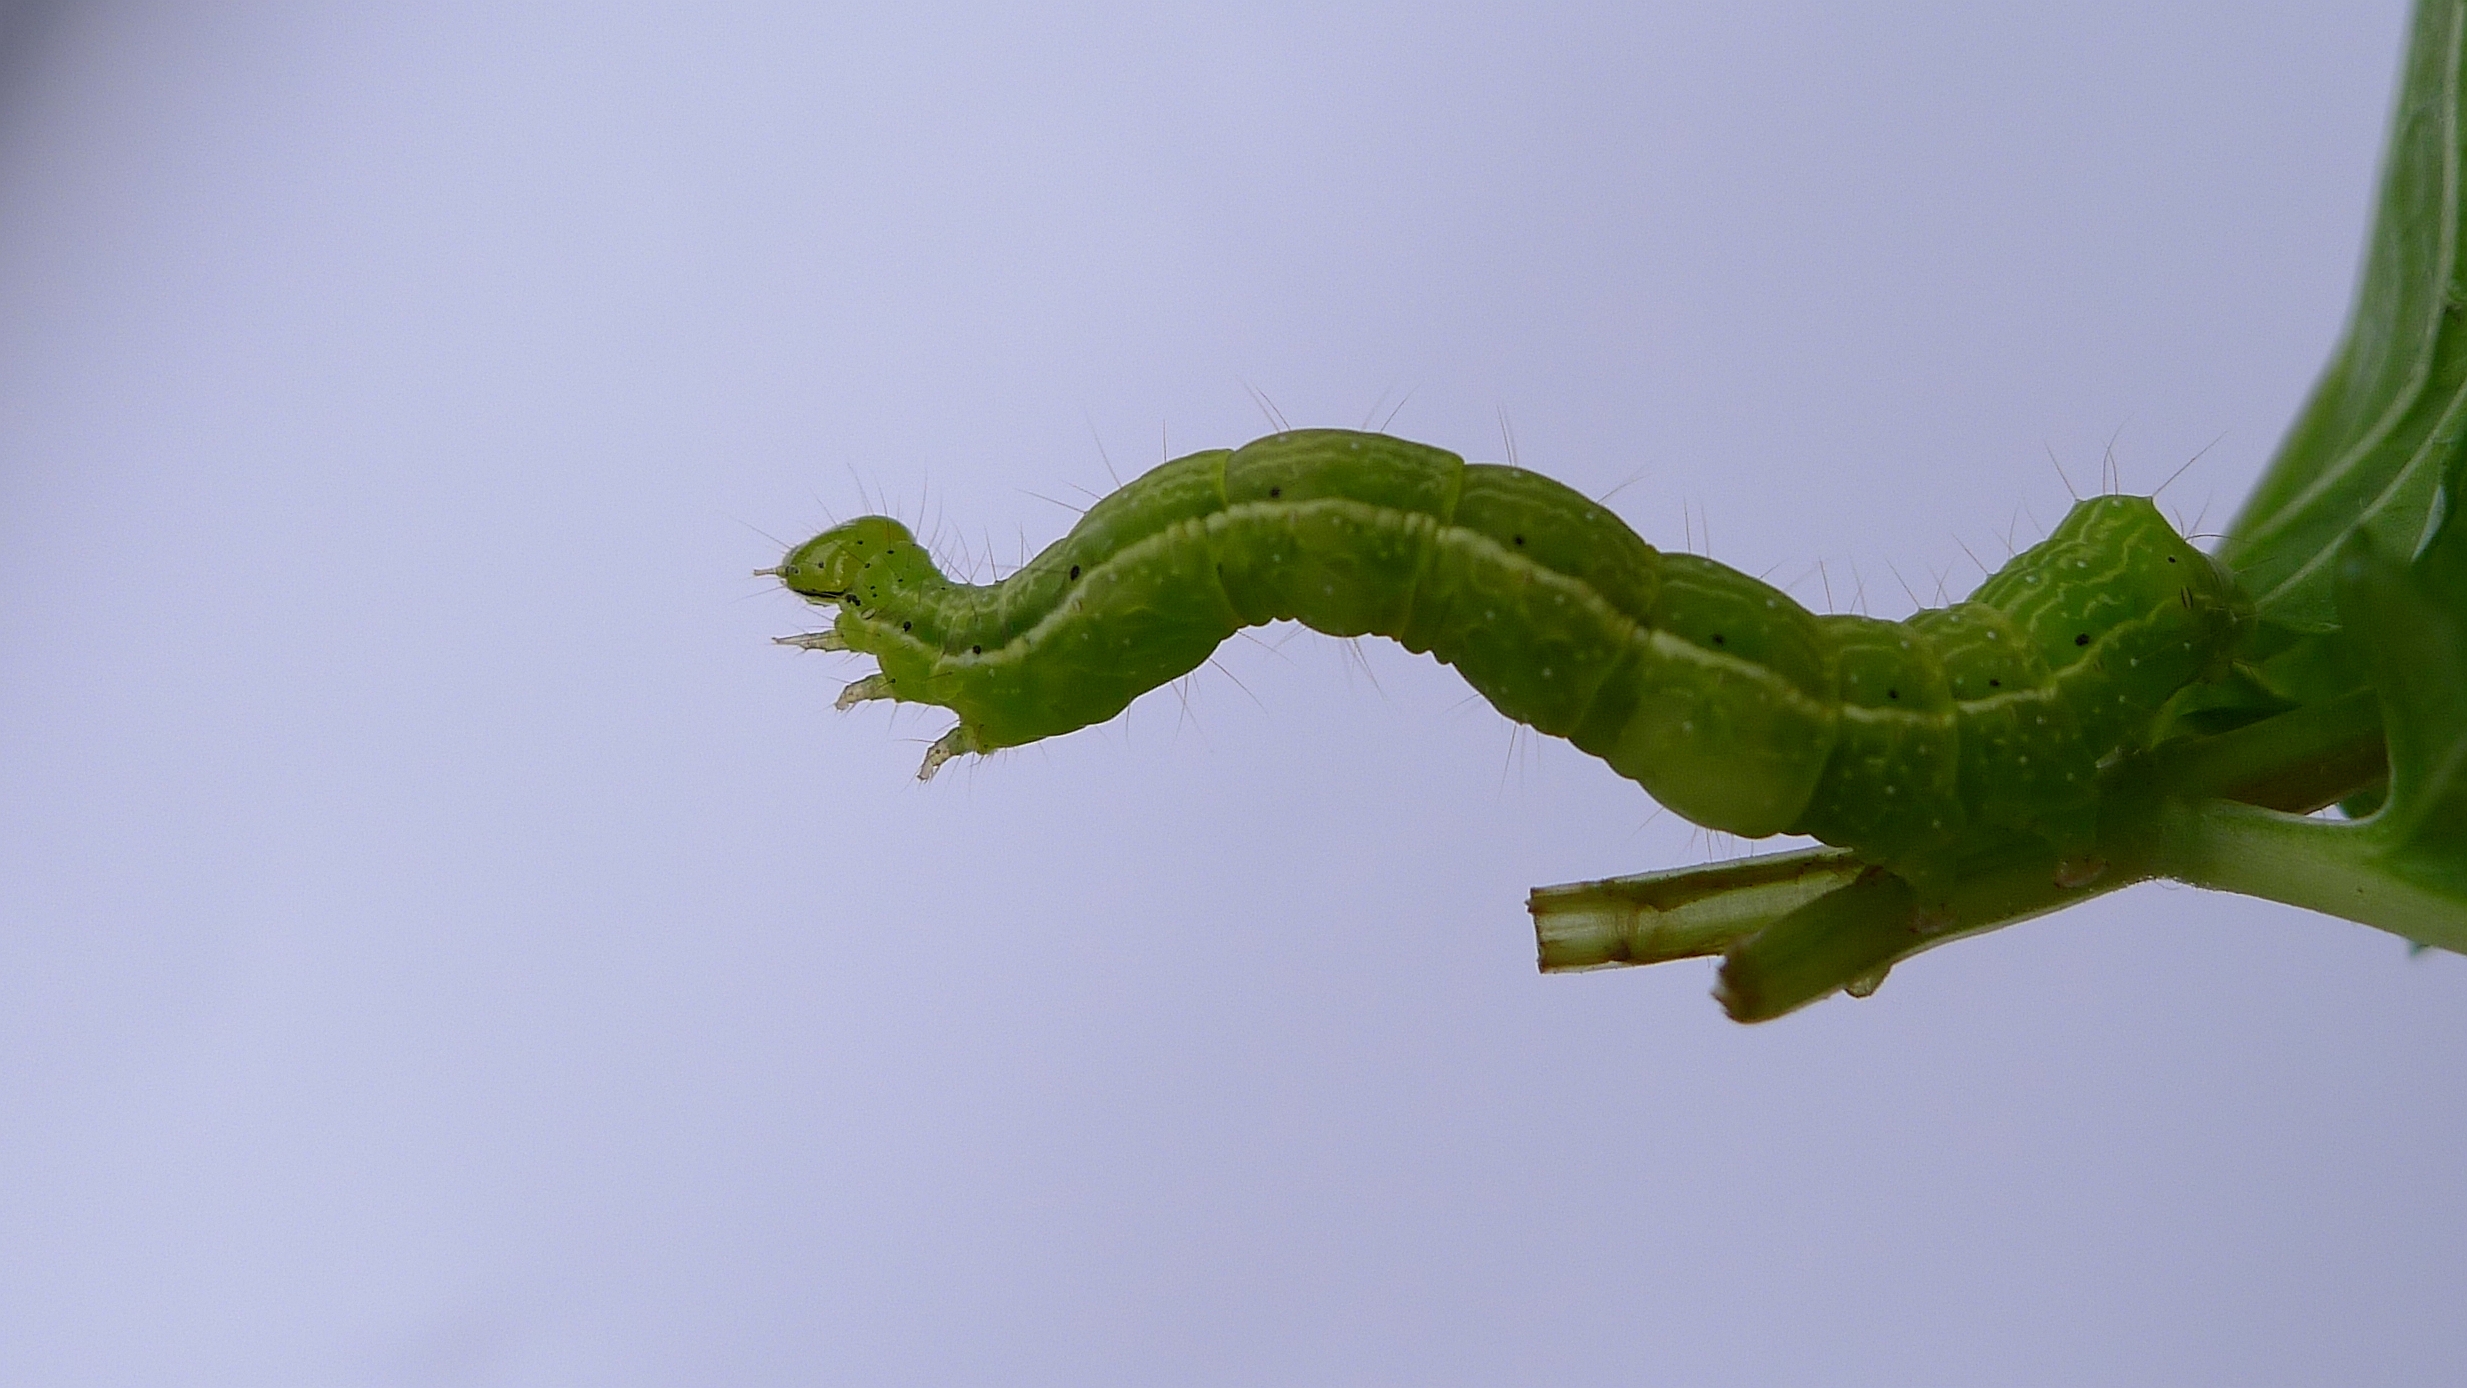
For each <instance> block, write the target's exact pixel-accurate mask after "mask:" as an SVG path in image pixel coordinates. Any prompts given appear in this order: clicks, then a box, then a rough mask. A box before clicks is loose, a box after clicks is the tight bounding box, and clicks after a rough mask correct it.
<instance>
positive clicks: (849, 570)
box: [763, 516, 941, 608]
mask: <svg viewBox="0 0 2467 1388" xmlns="http://www.w3.org/2000/svg"><path fill="white" fill-rule="evenodd" d="M763 572H764V573H769V574H776V575H778V576H779V581H780V582H782V583H784V584H787V585H788V589H789V591H790V592H793V593H797V594H799V595H801V596H803V597H804V598H805V600H806V601H807V602H815V603H831V604H841V603H845V604H847V605H848V606H851V607H860V608H861V607H864V606H865V605H866V604H868V603H871V602H874V601H876V600H877V599H879V598H880V597H881V596H882V594H883V593H884V592H886V591H888V590H890V589H893V588H898V587H905V586H908V585H911V584H915V583H919V582H929V581H932V580H934V579H939V578H940V577H941V574H940V572H939V571H937V570H936V569H935V568H934V561H933V560H932V559H931V558H930V557H928V556H927V554H926V553H925V547H924V546H922V545H920V544H918V543H917V540H916V536H914V535H912V534H910V533H908V527H907V526H904V525H902V524H900V523H899V522H898V521H895V520H893V519H891V518H890V517H889V516H860V517H859V518H857V519H856V520H852V521H849V522H847V523H846V524H844V525H835V526H832V527H831V528H830V529H828V530H826V531H824V532H822V533H821V534H819V535H816V536H815V537H814V538H812V539H810V540H808V541H806V542H805V543H804V544H801V545H799V546H797V547H796V548H795V549H792V550H790V551H788V557H787V558H785V559H782V560H781V561H780V565H779V567H778V568H776V569H766V570H763Z"/></svg>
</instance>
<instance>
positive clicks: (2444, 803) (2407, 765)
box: [2338, 514, 2467, 887]
mask: <svg viewBox="0 0 2467 1388" xmlns="http://www.w3.org/2000/svg"><path fill="white" fill-rule="evenodd" d="M2338 596H2339V608H2340V612H2341V615H2342V616H2343V617H2344V618H2345V619H2346V620H2347V621H2348V622H2349V624H2350V625H2351V626H2353V628H2354V629H2355V634H2356V635H2357V636H2358V637H2359V638H2361V639H2362V643H2363V645H2364V647H2365V649H2366V650H2367V651H2368V652H2370V657H2371V662H2372V669H2373V681H2374V685H2375V687H2376V688H2378V689H2379V690H2380V692H2381V719H2382V727H2383V729H2384V731H2385V735H2386V737H2387V739H2388V744H2389V751H2390V790H2389V796H2388V799H2387V801H2386V803H2384V804H2383V805H2382V807H2381V808H2380V809H2379V810H2377V811H2375V812H2374V814H2373V816H2372V818H2370V819H2368V820H2366V821H2364V823H2365V825H2366V826H2367V827H2369V828H2370V829H2371V831H2372V832H2373V833H2374V835H2375V837H2376V838H2378V839H2379V840H2380V841H2381V842H2382V845H2383V847H2384V849H2385V851H2386V852H2388V853H2389V854H2391V855H2392V856H2393V858H2394V859H2395V860H2397V861H2399V862H2402V863H2405V864H2408V865H2410V866H2411V867H2412V868H2413V869H2414V871H2415V872H2417V873H2421V872H2422V871H2423V870H2425V869H2428V868H2430V869H2434V870H2436V871H2435V875H2436V876H2437V877H2438V878H2440V879H2441V880H2443V881H2447V882H2454V883H2456V884H2457V885H2459V886H2461V887H2467V524H2460V523H2458V522H2457V521H2456V517H2455V515H2454V514H2453V515H2452V516H2451V517H2449V518H2448V519H2447V523H2445V524H2443V525H2442V527H2441V529H2440V531H2439V532H2438V533H2437V534H2436V535H2435V536H2434V539H2433V542H2432V543H2431V544H2429V545H2427V546H2426V547H2425V549H2424V552H2423V553H2422V554H2420V555H2418V556H2417V557H2416V559H2415V562H2414V563H2412V564H2402V563H2400V562H2398V561H2397V560H2395V559H2392V558H2390V557H2388V556H2386V555H2383V554H2382V553H2380V552H2379V549H2378V547H2377V546H2376V545H2375V544H2374V543H2373V541H2372V538H2371V536H2370V535H2369V533H2358V534H2357V535H2356V536H2354V537H2353V538H2351V539H2350V540H2349V541H2348V543H2347V546H2346V548H2345V550H2344V551H2343V552H2342V554H2341V556H2340V559H2339V593H2338Z"/></svg>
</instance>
